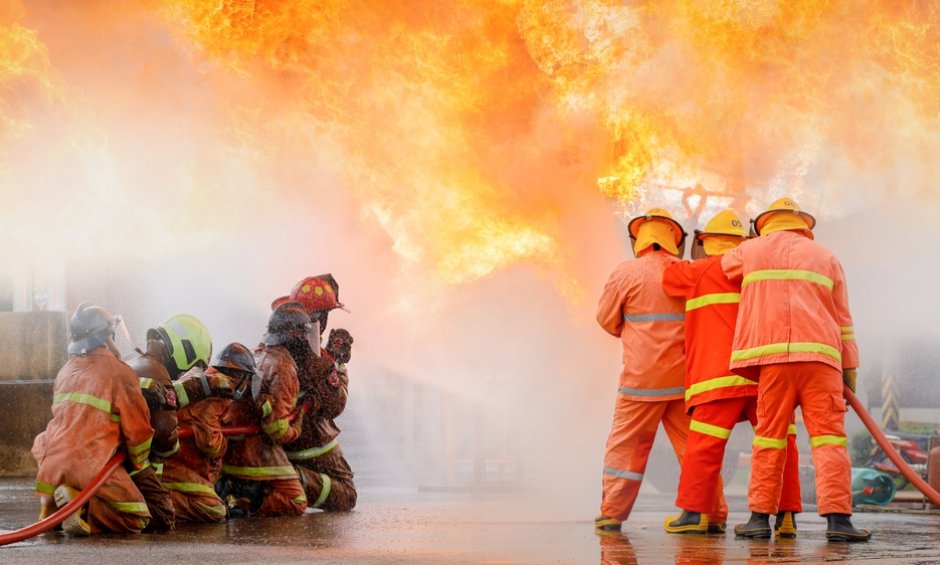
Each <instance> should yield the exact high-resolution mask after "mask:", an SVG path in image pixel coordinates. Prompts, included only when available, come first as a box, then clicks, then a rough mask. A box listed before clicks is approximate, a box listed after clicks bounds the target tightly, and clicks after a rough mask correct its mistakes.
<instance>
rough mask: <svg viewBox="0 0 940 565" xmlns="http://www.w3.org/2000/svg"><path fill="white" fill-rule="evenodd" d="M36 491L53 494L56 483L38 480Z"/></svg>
mask: <svg viewBox="0 0 940 565" xmlns="http://www.w3.org/2000/svg"><path fill="white" fill-rule="evenodd" d="M36 492H41V493H43V494H53V493H55V485H50V484H49V483H44V482H42V481H36Z"/></svg>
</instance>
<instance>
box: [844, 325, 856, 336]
mask: <svg viewBox="0 0 940 565" xmlns="http://www.w3.org/2000/svg"><path fill="white" fill-rule="evenodd" d="M841 329H842V334H843V335H845V334H854V333H855V326H842V328H841Z"/></svg>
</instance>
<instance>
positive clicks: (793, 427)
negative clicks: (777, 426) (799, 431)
mask: <svg viewBox="0 0 940 565" xmlns="http://www.w3.org/2000/svg"><path fill="white" fill-rule="evenodd" d="M787 435H788V436H795V435H796V424H790V427H789V428H787Z"/></svg>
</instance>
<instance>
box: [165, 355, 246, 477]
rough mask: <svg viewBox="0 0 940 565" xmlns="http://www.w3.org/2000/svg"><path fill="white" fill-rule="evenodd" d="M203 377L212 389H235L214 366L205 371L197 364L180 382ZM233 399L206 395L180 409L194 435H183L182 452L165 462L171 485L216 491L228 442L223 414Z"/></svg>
mask: <svg viewBox="0 0 940 565" xmlns="http://www.w3.org/2000/svg"><path fill="white" fill-rule="evenodd" d="M203 380H205V381H207V382H208V383H209V384H210V386H211V387H212V390H223V391H231V389H232V385H231V382H230V381H229V378H228V377H227V376H225V375H224V374H222V373H220V372H219V371H218V370H216V369H215V368H212V367H210V368H209V369H206V371H205V373H203V371H202V370H201V369H199V368H197V367H194V368H193V369H190V370H189V371H188V372H187V373H186V374H185V375H183V376H182V377H180V379H179V380H177V381H176V382H177V383H179V384H181V385H184V386H186V385H189V384H191V383H192V382H199V381H203ZM231 403H232V399H231V394H228V395H225V396H222V395H220V396H206V397H205V398H202V399H200V400H199V401H197V402H193V403H191V404H187V405H186V406H183V407H182V408H180V409H179V412H178V413H177V418H178V419H179V425H180V427H181V428H188V429H192V430H193V435H192V436H189V437H184V438H182V439H180V450H179V452H178V453H177V454H176V456H174V457H173V458H171V459H170V460H168V461H167V462H166V464H165V465H164V469H163V481H164V484H166V485H167V488H171V489H173V490H181V491H184V492H193V491H197V490H202V489H205V488H208V489H209V491H211V492H215V491H214V490H212V487H213V486H214V485H215V482H216V481H217V480H218V479H219V476H220V475H221V474H222V456H223V455H224V454H225V449H226V446H227V445H228V441H227V440H226V437H225V436H224V435H223V434H222V417H223V416H224V415H225V412H226V411H227V410H228V407H229V405H230V404H231Z"/></svg>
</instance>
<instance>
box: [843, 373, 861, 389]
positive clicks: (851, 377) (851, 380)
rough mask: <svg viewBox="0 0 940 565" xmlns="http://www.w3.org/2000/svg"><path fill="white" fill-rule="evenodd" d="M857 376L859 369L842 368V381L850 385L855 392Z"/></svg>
mask: <svg viewBox="0 0 940 565" xmlns="http://www.w3.org/2000/svg"><path fill="white" fill-rule="evenodd" d="M857 377H858V370H857V369H842V382H843V383H845V386H847V387H849V390H851V391H852V392H853V393H854V392H855V379H856V378H857Z"/></svg>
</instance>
